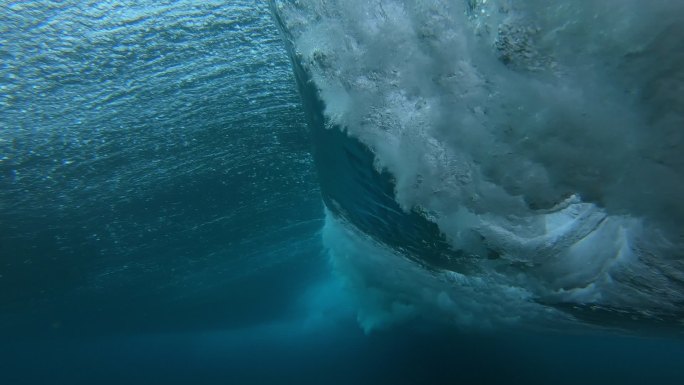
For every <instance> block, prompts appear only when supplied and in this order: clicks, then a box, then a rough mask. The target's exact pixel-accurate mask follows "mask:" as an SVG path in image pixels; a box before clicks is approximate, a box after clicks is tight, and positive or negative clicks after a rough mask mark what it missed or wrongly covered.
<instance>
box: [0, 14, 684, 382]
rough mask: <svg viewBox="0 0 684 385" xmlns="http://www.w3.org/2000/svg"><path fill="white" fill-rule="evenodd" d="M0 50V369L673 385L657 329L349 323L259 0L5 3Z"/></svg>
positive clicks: (667, 350) (143, 376)
mask: <svg viewBox="0 0 684 385" xmlns="http://www.w3.org/2000/svg"><path fill="white" fill-rule="evenodd" d="M0 57H2V64H1V65H0V384H8V385H14V384H436V383H449V384H505V383H512V384H516V383H525V384H550V383H554V384H604V383H619V384H643V383H651V384H681V383H684V340H683V339H682V337H681V334H677V333H672V331H671V330H667V331H660V330H648V331H645V332H644V333H633V334H631V335H626V334H623V333H616V332H610V333H599V332H578V331H572V332H567V333H559V332H551V331H537V332H534V331H516V330H509V329H502V330H490V331H469V332H464V331H460V330H458V329H455V328H451V327H449V325H444V324H441V323H437V322H433V321H430V320H428V319H422V318H419V319H417V320H413V321H411V322H407V323H404V324H400V325H394V326H392V327H389V328H387V329H383V330H377V331H372V332H370V333H366V332H364V330H363V329H362V328H361V327H359V325H358V323H357V319H356V313H355V307H354V301H353V299H352V298H350V297H349V295H348V293H347V291H346V290H345V288H344V285H343V283H342V282H341V281H340V280H339V278H338V277H337V275H335V274H334V273H333V272H332V269H331V267H330V264H329V256H328V251H327V250H326V248H325V246H324V244H323V242H322V240H321V229H322V228H323V225H324V221H325V215H326V214H325V212H324V204H323V199H322V196H321V191H320V187H319V186H320V183H319V182H320V181H321V180H323V181H328V182H326V183H334V180H335V176H334V175H333V176H331V175H323V174H322V173H320V170H318V173H317V170H316V166H315V165H314V161H313V157H312V155H311V152H312V143H311V141H312V138H311V135H310V131H309V129H308V128H307V121H306V117H305V111H304V108H303V107H302V99H301V98H302V96H301V95H300V94H299V93H298V90H297V86H296V82H295V77H294V75H293V71H292V63H291V61H290V58H289V57H288V54H287V51H286V46H285V44H284V42H283V40H282V36H281V35H280V32H279V30H278V28H277V26H276V23H275V22H274V20H273V17H272V14H271V10H270V8H269V5H268V4H267V3H266V2H261V1H249V0H230V1H201V2H199V1H192V0H178V1H156V2H151V1H137V2H136V1H98V2H77V1H2V2H0ZM303 96H304V97H306V95H303ZM305 103H306V101H305ZM324 151H325V150H324ZM330 151H331V152H332V151H334V150H333V148H331V149H330ZM331 180H332V181H331ZM328 186H329V184H328Z"/></svg>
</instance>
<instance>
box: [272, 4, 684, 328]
mask: <svg viewBox="0 0 684 385" xmlns="http://www.w3.org/2000/svg"><path fill="white" fill-rule="evenodd" d="M277 4H278V12H280V14H281V16H283V19H284V20H285V22H286V24H287V28H289V30H290V32H292V35H293V37H294V45H295V49H296V50H297V51H298V53H299V54H301V57H302V60H303V63H304V65H305V66H306V67H307V68H308V69H309V70H310V71H311V72H312V74H313V79H314V81H315V83H316V85H317V86H318V87H319V89H320V91H321V92H320V93H321V96H322V98H323V100H324V101H325V103H326V117H327V118H328V120H329V123H331V127H332V126H333V125H338V126H341V127H343V128H344V129H346V130H347V131H348V132H349V133H350V135H353V136H355V137H357V138H358V139H360V140H361V141H363V142H364V143H366V144H367V145H368V147H369V148H371V149H373V150H374V152H375V155H376V167H378V168H379V169H386V170H388V171H389V172H390V173H392V175H393V176H394V177H395V179H396V191H395V193H396V194H395V198H396V200H397V202H398V203H399V204H400V205H401V207H402V208H403V209H405V210H410V209H412V208H420V210H421V211H422V212H426V213H429V215H430V219H431V220H433V221H435V223H437V224H438V225H439V227H440V229H441V230H442V231H443V232H444V234H445V235H446V237H447V238H448V239H449V241H450V242H451V243H452V245H453V246H454V247H455V248H457V249H460V250H464V251H466V252H468V253H470V254H472V255H474V256H475V257H476V259H477V258H480V262H479V264H480V266H481V268H482V270H483V271H487V272H488V273H487V274H486V275H485V277H486V280H487V282H488V283H487V285H491V286H494V287H496V286H497V285H502V286H504V287H511V288H514V289H515V290H520V291H521V292H524V293H527V294H526V295H527V296H534V297H536V298H543V299H546V300H549V301H557V302H577V303H589V304H599V305H605V306H622V307H630V308H648V309H661V310H663V309H669V310H671V309H673V308H674V309H676V307H677V306H678V305H677V304H681V303H682V301H684V289H683V288H682V285H681V281H678V280H676V279H672V277H676V276H681V275H682V271H684V266H683V263H682V261H683V260H684V251H683V249H684V248H683V246H682V242H684V241H683V239H684V236H683V234H684V201H683V200H682V199H681V197H682V196H684V151H682V150H683V149H682V145H683V140H684V134H683V133H682V130H681V127H684V86H683V84H684V80H683V79H684V46H683V43H682V41H684V27H682V25H684V3H682V2H672V1H665V0H659V1H654V2H649V3H648V5H646V4H644V3H643V2H641V1H636V0H629V1H620V2H614V1H592V2H577V1H564V2H546V1H541V0H498V1H497V0H489V1H485V0H476V1H462V2H453V1H448V0H432V1H420V2H418V1H399V0H395V1H390V0H383V1H379V0H375V1H372V0H371V1H369V0H345V1H334V0H333V1H331V0H306V1H298V2H296V3H289V2H280V1H277ZM473 234H478V235H479V236H481V237H478V236H474V235H473ZM480 238H484V240H483V241H479V239H480ZM486 249H493V250H496V251H497V252H498V253H499V254H500V255H501V258H500V259H499V260H498V261H497V262H492V261H491V260H488V259H486V258H484V257H483V256H482V253H483V252H484V250H486ZM397 261H398V259H397V260H395V261H394V262H393V263H399V262H397ZM359 263H363V262H359ZM519 266H523V267H519ZM392 269H395V267H392ZM386 274H390V273H389V272H386ZM388 279H389V278H388ZM480 279H485V278H483V277H480ZM456 281H458V280H456ZM455 284H460V283H455ZM415 289H416V290H417V291H420V290H421V288H418V287H416V288H415ZM511 290H512V289H511ZM436 297H439V295H437V296H436ZM440 298H442V297H440ZM491 300H494V299H491ZM379 301H381V302H382V301H384V299H379ZM462 301H463V297H460V296H459V298H456V299H454V301H453V304H456V305H457V306H461V305H462ZM439 302H440V303H441V304H442V305H443V306H447V305H446V304H448V306H447V307H452V302H450V301H449V300H447V299H446V298H442V299H441V300H440V301H439ZM494 302H495V303H497V302H498V301H496V300H494ZM411 306H414V305H411ZM411 306H410V307H408V308H407V307H404V306H403V305H402V306H398V307H396V308H395V307H393V306H392V305H390V304H388V305H386V306H385V307H386V308H387V309H388V310H387V311H388V312H390V313H401V314H409V313H412V309H413V308H412V307H411ZM464 311H465V313H468V312H470V313H472V312H473V311H474V310H464ZM465 313H464V314H465ZM381 318H382V317H381Z"/></svg>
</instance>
